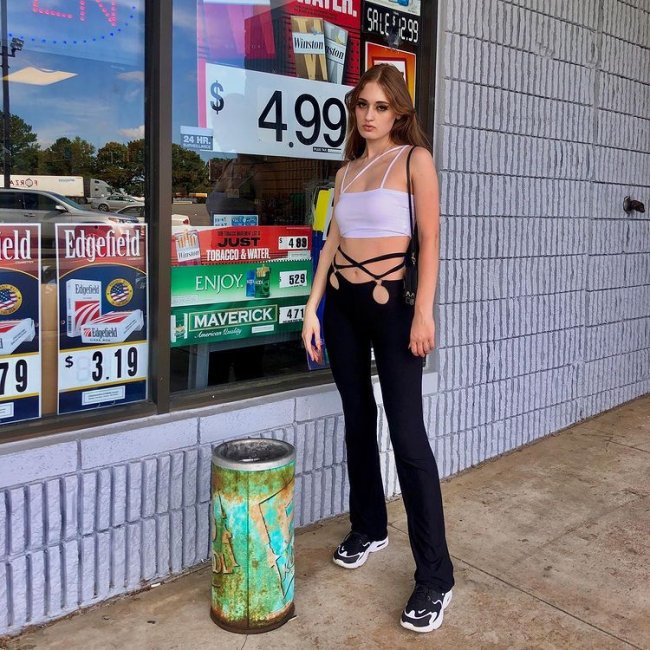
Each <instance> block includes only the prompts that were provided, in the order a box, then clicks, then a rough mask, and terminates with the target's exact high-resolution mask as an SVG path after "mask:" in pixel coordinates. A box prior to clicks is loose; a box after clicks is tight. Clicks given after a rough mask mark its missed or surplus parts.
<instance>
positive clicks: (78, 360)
mask: <svg viewBox="0 0 650 650" xmlns="http://www.w3.org/2000/svg"><path fill="white" fill-rule="evenodd" d="M147 354H148V346H147V343H146V342H143V341H142V342H136V343H131V344H126V345H105V346H102V347H101V348H87V349H86V348H82V349H78V350H66V351H65V352H61V353H59V368H60V371H59V383H60V384H61V385H60V390H64V391H65V390H69V389H73V390H79V389H84V388H95V387H97V386H107V385H110V384H116V383H123V382H125V381H141V380H143V379H146V377H147Z"/></svg>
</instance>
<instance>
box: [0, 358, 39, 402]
mask: <svg viewBox="0 0 650 650" xmlns="http://www.w3.org/2000/svg"><path fill="white" fill-rule="evenodd" d="M40 387H41V360H40V357H39V355H38V354H29V355H25V356H24V357H22V358H20V357H15V356H11V357H1V358H0V399H1V400H6V399H13V398H16V397H20V398H22V397H27V396H28V395H37V394H38V391H39V390H40Z"/></svg>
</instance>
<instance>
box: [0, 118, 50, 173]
mask: <svg viewBox="0 0 650 650" xmlns="http://www.w3.org/2000/svg"><path fill="white" fill-rule="evenodd" d="M10 125H11V126H10V129H11V130H10V134H9V135H10V136H11V137H10V140H11V147H10V154H11V172H12V173H13V174H35V173H36V172H37V171H38V156H39V151H40V147H39V145H38V142H37V140H38V137H37V136H36V134H35V133H34V131H33V130H32V127H31V125H30V124H27V122H25V120H23V119H22V118H21V117H18V115H12V116H11V122H10ZM0 142H4V122H3V120H0ZM3 161H4V157H3V156H0V169H2V171H3V172H4V165H3Z"/></svg>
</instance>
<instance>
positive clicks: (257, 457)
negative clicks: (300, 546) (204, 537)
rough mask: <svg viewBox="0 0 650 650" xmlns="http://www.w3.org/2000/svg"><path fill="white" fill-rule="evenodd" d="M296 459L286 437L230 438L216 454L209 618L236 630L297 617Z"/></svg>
mask: <svg viewBox="0 0 650 650" xmlns="http://www.w3.org/2000/svg"><path fill="white" fill-rule="evenodd" d="M295 458H296V452H295V449H294V448H293V446H292V445H290V444H289V443H287V442H283V441H281V440H261V439H254V440H253V439H250V440H233V441H230V442H225V443H223V444H221V445H219V446H218V447H217V448H216V449H215V450H214V452H213V453H212V507H211V511H210V524H211V526H210V532H211V554H212V606H211V611H210V615H211V617H212V620H213V621H214V622H215V623H217V625H219V626H220V627H223V628H224V629H226V630H229V631H231V632H241V633H245V634H250V633H255V632H266V631H268V630H273V629H275V628H277V627H280V625H282V624H283V623H286V621H288V620H289V619H290V618H291V617H292V616H293V611H294V605H293V588H294V557H293V539H294V535H293V487H294V472H295Z"/></svg>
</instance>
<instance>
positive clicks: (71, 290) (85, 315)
mask: <svg viewBox="0 0 650 650" xmlns="http://www.w3.org/2000/svg"><path fill="white" fill-rule="evenodd" d="M66 297H67V305H66V309H67V312H66V323H67V333H68V336H79V335H80V334H81V327H82V326H84V325H88V324H89V323H91V322H92V321H94V320H95V319H96V318H98V317H99V315H100V314H101V306H102V283H101V282H100V281H98V280H68V281H67V282H66Z"/></svg>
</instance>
